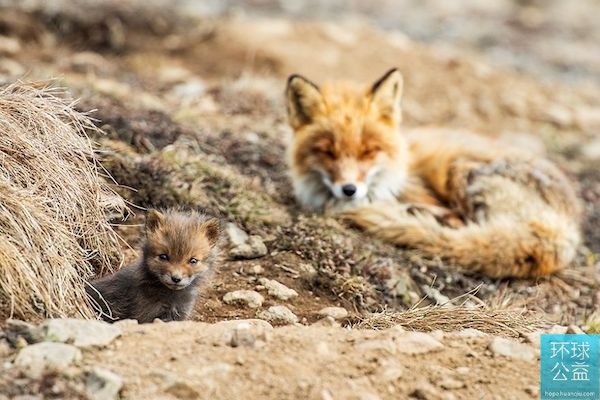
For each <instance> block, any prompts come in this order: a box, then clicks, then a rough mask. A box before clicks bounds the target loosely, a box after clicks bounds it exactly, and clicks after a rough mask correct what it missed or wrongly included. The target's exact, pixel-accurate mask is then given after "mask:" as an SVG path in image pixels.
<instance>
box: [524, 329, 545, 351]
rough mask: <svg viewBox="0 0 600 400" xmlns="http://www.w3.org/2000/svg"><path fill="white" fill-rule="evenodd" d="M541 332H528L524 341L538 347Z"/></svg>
mask: <svg viewBox="0 0 600 400" xmlns="http://www.w3.org/2000/svg"><path fill="white" fill-rule="evenodd" d="M540 335H541V332H529V333H526V334H525V341H526V342H527V343H531V344H532V345H533V346H535V347H538V348H539V347H540Z"/></svg>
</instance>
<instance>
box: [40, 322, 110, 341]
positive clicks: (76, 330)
mask: <svg viewBox="0 0 600 400" xmlns="http://www.w3.org/2000/svg"><path fill="white" fill-rule="evenodd" d="M39 329H40V330H41V332H42V335H43V336H44V339H45V340H47V341H52V342H62V343H72V344H73V345H75V346H77V347H81V348H86V347H94V346H95V347H105V346H107V345H108V344H109V343H111V342H112V341H113V340H115V339H116V338H117V337H118V336H120V335H121V327H120V326H119V325H114V324H109V323H107V322H104V321H96V320H84V319H72V318H66V319H49V320H46V321H44V322H43V323H42V324H41V325H40V327H39Z"/></svg>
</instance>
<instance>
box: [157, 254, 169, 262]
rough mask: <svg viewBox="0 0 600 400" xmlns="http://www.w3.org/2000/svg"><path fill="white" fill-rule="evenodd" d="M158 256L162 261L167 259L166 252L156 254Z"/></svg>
mask: <svg viewBox="0 0 600 400" xmlns="http://www.w3.org/2000/svg"><path fill="white" fill-rule="evenodd" d="M158 258H160V259H161V260H163V261H167V260H168V259H169V256H168V255H166V254H160V255H159V256H158Z"/></svg>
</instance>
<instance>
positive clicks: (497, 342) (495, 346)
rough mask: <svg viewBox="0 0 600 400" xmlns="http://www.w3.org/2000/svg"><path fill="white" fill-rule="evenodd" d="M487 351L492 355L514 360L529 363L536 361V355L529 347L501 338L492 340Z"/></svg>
mask: <svg viewBox="0 0 600 400" xmlns="http://www.w3.org/2000/svg"><path fill="white" fill-rule="evenodd" d="M488 349H489V350H490V351H491V352H492V353H494V355H500V356H504V357H509V358H516V359H519V360H524V361H529V362H534V361H536V360H537V353H536V351H535V349H534V348H532V347H531V346H528V345H526V344H523V343H519V342H515V341H513V340H509V339H505V338H501V337H495V338H494V339H492V341H491V342H490V344H489V345H488Z"/></svg>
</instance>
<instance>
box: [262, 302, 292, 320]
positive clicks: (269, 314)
mask: <svg viewBox="0 0 600 400" xmlns="http://www.w3.org/2000/svg"><path fill="white" fill-rule="evenodd" d="M258 318H260V319H264V320H266V321H269V322H275V323H282V324H295V323H296V322H298V317H297V316H296V314H294V313H293V312H291V311H290V309H289V308H287V307H286V306H271V307H269V309H268V310H264V311H261V312H260V313H258Z"/></svg>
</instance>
